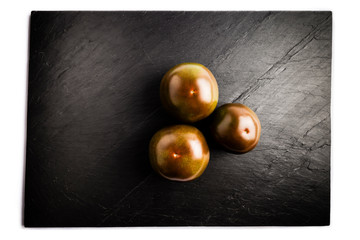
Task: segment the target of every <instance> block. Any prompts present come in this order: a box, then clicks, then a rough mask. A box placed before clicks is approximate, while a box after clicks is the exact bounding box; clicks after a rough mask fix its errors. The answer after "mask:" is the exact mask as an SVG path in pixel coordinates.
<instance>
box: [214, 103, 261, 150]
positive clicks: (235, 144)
mask: <svg viewBox="0 0 360 240" xmlns="http://www.w3.org/2000/svg"><path fill="white" fill-rule="evenodd" d="M211 132H212V135H213V137H214V139H215V140H216V141H217V142H218V143H219V144H220V145H222V146H223V147H225V148H226V149H228V150H230V151H233V152H237V153H245V152H248V151H250V150H252V149H254V148H255V146H256V145H257V143H258V141H259V139H260V133H261V125H260V120H259V118H258V117H257V115H256V114H255V113H254V112H253V111H252V110H251V109H250V108H248V107H247V106H245V105H243V104H240V103H229V104H225V105H223V106H221V107H219V108H218V109H216V110H215V112H214V114H213V115H212V122H211Z"/></svg>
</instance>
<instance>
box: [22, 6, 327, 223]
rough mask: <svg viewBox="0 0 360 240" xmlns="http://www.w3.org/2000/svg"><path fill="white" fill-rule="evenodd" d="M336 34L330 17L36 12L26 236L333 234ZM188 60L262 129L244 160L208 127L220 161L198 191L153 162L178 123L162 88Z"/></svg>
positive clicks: (315, 14)
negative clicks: (68, 231) (121, 230)
mask: <svg viewBox="0 0 360 240" xmlns="http://www.w3.org/2000/svg"><path fill="white" fill-rule="evenodd" d="M331 27H332V17H331V13H330V12H81V13H79V12H33V13H32V16H31V36H30V41H31V47H30V67H29V86H28V87H29V95H28V99H29V100H28V126H27V128H28V130H27V131H28V134H27V157H26V158H27V159H26V185H25V187H26V189H25V211H24V214H25V218H24V224H25V226H164V225H170V226H171V225H175V226H178V225H185V226H186V225H195V226H196V225H210V226H211V225H221V226H223V225H231V226H237V225H327V224H329V211H330V144H331V142H330V87H331V85H330V84H331V80H330V79H331V78H330V76H331V37H332V29H331ZM181 62H199V63H202V64H204V65H205V66H207V67H208V68H209V69H210V70H211V71H212V72H213V74H214V76H215V77H216V79H217V81H218V84H219V93H220V96H219V104H218V106H220V105H222V104H224V103H227V102H239V103H243V104H246V105H248V106H249V107H250V108H252V109H253V110H254V111H255V112H256V114H257V115H258V117H259V119H260V121H261V123H262V135H261V138H260V142H259V144H258V146H257V147H256V148H255V149H254V150H253V151H251V152H249V153H247V154H243V155H237V154H232V153H229V152H226V151H224V150H223V149H221V148H220V147H219V146H217V145H216V144H214V142H213V141H212V140H211V139H210V138H209V136H208V134H207V130H206V121H203V122H200V123H197V124H196V126H197V127H199V128H200V129H201V130H202V131H203V132H204V134H205V136H206V137H207V139H208V142H209V146H210V149H211V158H210V162H209V165H208V168H207V170H206V171H205V173H204V174H203V175H202V176H201V177H200V178H199V179H197V180H194V181H192V182H187V183H179V182H171V181H168V180H166V179H163V178H161V177H159V176H158V175H156V174H155V173H154V172H153V171H152V169H151V167H150V164H149V162H148V156H147V147H148V143H149V140H150V138H151V136H152V135H153V134H154V133H155V132H156V131H157V130H159V129H160V128H162V127H163V126H166V125H170V124H175V123H178V122H177V121H175V120H174V119H171V118H170V117H169V116H168V115H167V114H166V113H165V111H164V110H163V109H162V107H161V105H160V100H159V85H160V80H161V77H162V76H163V74H164V73H165V72H166V71H167V70H168V69H170V68H171V67H172V66H174V65H175V64H178V63H181Z"/></svg>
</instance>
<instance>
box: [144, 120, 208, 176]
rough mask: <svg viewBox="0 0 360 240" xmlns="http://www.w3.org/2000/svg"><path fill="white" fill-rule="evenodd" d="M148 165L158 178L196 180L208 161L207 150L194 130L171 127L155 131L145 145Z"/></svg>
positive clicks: (202, 138)
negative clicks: (147, 144) (148, 142)
mask: <svg viewBox="0 0 360 240" xmlns="http://www.w3.org/2000/svg"><path fill="white" fill-rule="evenodd" d="M149 157H150V163H151V166H152V167H153V169H154V170H155V171H156V172H157V173H159V174H160V175H161V176H163V177H165V178H167V179H170V180H175V181H190V180H193V179H195V178H198V177H200V175H201V174H202V173H203V172H204V171H205V169H206V167H207V165H208V163H209V159H210V152H209V147H208V145H207V143H206V140H205V138H204V136H203V134H202V133H201V132H200V131H199V130H198V129H197V128H195V127H192V126H188V125H174V126H170V127H166V128H163V129H161V130H159V131H158V132H157V133H155V135H154V136H153V137H152V139H151V141H150V145H149Z"/></svg>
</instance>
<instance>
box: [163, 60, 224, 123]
mask: <svg viewBox="0 0 360 240" xmlns="http://www.w3.org/2000/svg"><path fill="white" fill-rule="evenodd" d="M160 98H161V102H162V104H163V106H164V108H165V109H166V110H167V111H168V112H169V113H171V114H172V115H173V116H175V117H176V118H178V119H180V120H182V121H184V122H189V123H192V122H196V121H199V120H201V119H204V118H206V117H207V116H209V115H210V114H211V113H212V112H213V111H214V109H215V108H216V105H217V102H218V99H219V90H218V85H217V82H216V79H215V77H214V75H213V74H212V73H211V72H210V70H209V69H207V68H206V67H205V66H203V65H201V64H199V63H181V64H178V65H176V66H175V67H173V68H171V69H170V70H169V71H168V72H167V73H166V74H165V75H164V77H163V78H162V80H161V84H160Z"/></svg>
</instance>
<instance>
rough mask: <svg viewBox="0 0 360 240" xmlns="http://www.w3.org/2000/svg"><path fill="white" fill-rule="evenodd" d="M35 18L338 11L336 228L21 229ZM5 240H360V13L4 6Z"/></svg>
mask: <svg viewBox="0 0 360 240" xmlns="http://www.w3.org/2000/svg"><path fill="white" fill-rule="evenodd" d="M31 10H331V11H333V65H332V66H333V72H332V105H331V107H332V114H331V116H332V158H331V161H332V165H331V167H332V169H331V174H332V178H331V187H332V188H331V190H332V193H331V205H332V206H331V226H330V227H229V228H219V227H218V228H210V227H196V228H193V227H187V228H101V229H99V228H70V229H69V228H65V229H64V228H51V229H25V228H24V227H22V198H23V181H24V178H23V174H24V149H25V129H26V124H25V123H26V100H27V99H26V97H27V96H26V94H27V64H28V55H27V52H28V33H29V16H30V12H31ZM0 11H1V12H0V61H1V64H0V239H62V240H63V239H79V238H85V239H99V238H103V239H115V238H116V239H118V238H142V239H144V238H146V239H147V238H154V239H155V238H156V239H172V240H173V239H182V240H184V239H189V238H191V239H192V238H197V239H200V238H201V239H203V238H211V239H227V238H233V237H234V238H237V239H240V238H241V239H277V240H278V239H302V240H303V239H341V238H344V239H360V230H359V228H360V219H359V217H360V211H359V210H360V207H359V206H360V193H359V192H360V187H359V185H358V184H359V183H360V177H359V176H360V169H359V168H360V157H359V153H360V146H359V143H360V138H359V136H360V131H359V129H360V128H359V126H360V107H359V104H360V77H359V76H360V74H359V69H360V51H359V49H360V47H359V45H360V20H359V16H360V8H359V7H357V5H356V1H346V0H343V1H337V3H335V1H331V0H328V1H314V0H310V1H309V0H298V1H289V0H287V1H286V0H283V1H279V0H276V1H266V0H265V1H258V0H248V1H243V2H242V1H228V0H221V1H217V2H216V3H212V2H210V0H208V1H202V2H200V1H199V2H197V1H195V0H181V1H175V2H171V1H170V0H167V1H166V0H163V1H155V0H149V1H137V0H130V1H126V2H122V1H121V0H113V1H110V0H97V1H93V0H87V1H76V0H61V1H57V2H53V1H49V0H48V1H46V0H44V1H41V0H39V1H16V0H14V1H11V2H10V1H6V0H2V1H1V3H0Z"/></svg>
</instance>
